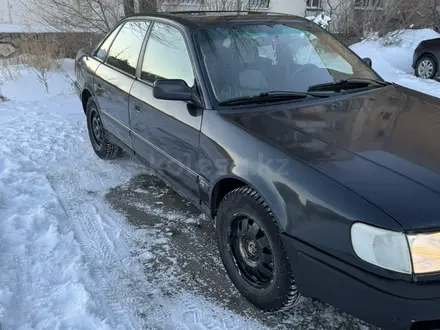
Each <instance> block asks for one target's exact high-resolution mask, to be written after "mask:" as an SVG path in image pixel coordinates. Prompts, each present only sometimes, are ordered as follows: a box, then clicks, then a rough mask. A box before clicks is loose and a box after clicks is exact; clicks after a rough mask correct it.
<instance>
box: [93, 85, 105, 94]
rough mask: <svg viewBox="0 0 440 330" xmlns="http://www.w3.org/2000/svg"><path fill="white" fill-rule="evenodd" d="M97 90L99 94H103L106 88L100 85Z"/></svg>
mask: <svg viewBox="0 0 440 330" xmlns="http://www.w3.org/2000/svg"><path fill="white" fill-rule="evenodd" d="M95 92H96V94H98V95H102V94H104V93H105V90H104V88H102V87H101V85H98V86H97V87H96V90H95Z"/></svg>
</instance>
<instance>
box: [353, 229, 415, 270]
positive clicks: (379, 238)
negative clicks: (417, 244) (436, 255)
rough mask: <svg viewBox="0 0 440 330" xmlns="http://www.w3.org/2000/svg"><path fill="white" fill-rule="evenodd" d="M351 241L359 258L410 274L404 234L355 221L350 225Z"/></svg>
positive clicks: (409, 260)
mask: <svg viewBox="0 0 440 330" xmlns="http://www.w3.org/2000/svg"><path fill="white" fill-rule="evenodd" d="M351 241H352V244H353V248H354V251H355V252H356V254H357V255H358V257H359V258H361V259H363V260H364V261H366V262H369V263H370V264H373V265H376V266H378V267H381V268H385V269H389V270H393V271H395V272H399V273H405V274H411V273H412V267H411V257H410V251H409V246H408V241H407V239H406V235H405V234H403V233H399V232H395V231H390V230H385V229H381V228H377V227H373V226H370V225H366V224H364V223H360V222H357V223H355V224H353V226H352V227H351Z"/></svg>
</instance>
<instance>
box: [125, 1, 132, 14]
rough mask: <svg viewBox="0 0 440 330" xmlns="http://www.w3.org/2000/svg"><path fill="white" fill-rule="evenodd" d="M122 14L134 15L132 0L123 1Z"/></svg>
mask: <svg viewBox="0 0 440 330" xmlns="http://www.w3.org/2000/svg"><path fill="white" fill-rule="evenodd" d="M124 14H125V15H126V16H127V15H130V14H134V0H124Z"/></svg>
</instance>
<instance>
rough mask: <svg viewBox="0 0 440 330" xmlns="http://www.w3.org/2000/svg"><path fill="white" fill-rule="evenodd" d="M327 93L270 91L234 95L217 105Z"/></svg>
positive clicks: (259, 101) (324, 95) (279, 99)
mask: <svg viewBox="0 0 440 330" xmlns="http://www.w3.org/2000/svg"><path fill="white" fill-rule="evenodd" d="M328 96H329V95H328V94H319V93H308V92H290V91H271V92H264V93H259V94H255V95H250V96H242V97H236V98H233V99H229V100H226V101H222V102H219V105H242V104H252V103H265V102H278V101H288V100H300V99H305V98H309V97H328Z"/></svg>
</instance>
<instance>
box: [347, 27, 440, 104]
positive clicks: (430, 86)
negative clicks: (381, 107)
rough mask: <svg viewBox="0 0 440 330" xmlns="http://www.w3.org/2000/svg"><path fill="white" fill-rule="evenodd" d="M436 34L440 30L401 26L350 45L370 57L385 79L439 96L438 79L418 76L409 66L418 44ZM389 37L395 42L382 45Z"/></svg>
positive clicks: (360, 54)
mask: <svg viewBox="0 0 440 330" xmlns="http://www.w3.org/2000/svg"><path fill="white" fill-rule="evenodd" d="M438 37H440V34H438V33H437V32H435V31H433V30H430V29H421V30H403V31H400V32H399V33H396V32H393V33H391V34H389V35H388V36H386V37H384V38H375V39H373V40H366V41H362V42H360V43H357V44H354V45H352V46H351V47H350V48H351V49H352V50H353V51H354V52H356V53H357V54H358V55H359V56H360V57H370V58H371V59H372V61H373V69H374V70H375V71H376V72H377V73H379V75H380V76H382V78H384V79H385V80H387V81H390V82H394V83H396V84H399V85H402V86H405V87H408V88H411V89H415V90H418V91H421V92H423V93H426V94H431V95H433V96H436V97H440V88H439V87H440V85H439V83H438V82H436V81H433V80H423V79H420V78H417V77H416V76H415V75H414V70H413V68H412V59H413V53H414V50H415V49H416V48H417V46H418V44H419V43H420V42H421V41H423V40H427V39H433V38H438ZM390 39H391V40H395V41H397V44H393V45H390V46H384V44H386V43H387V42H389V40H390Z"/></svg>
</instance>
